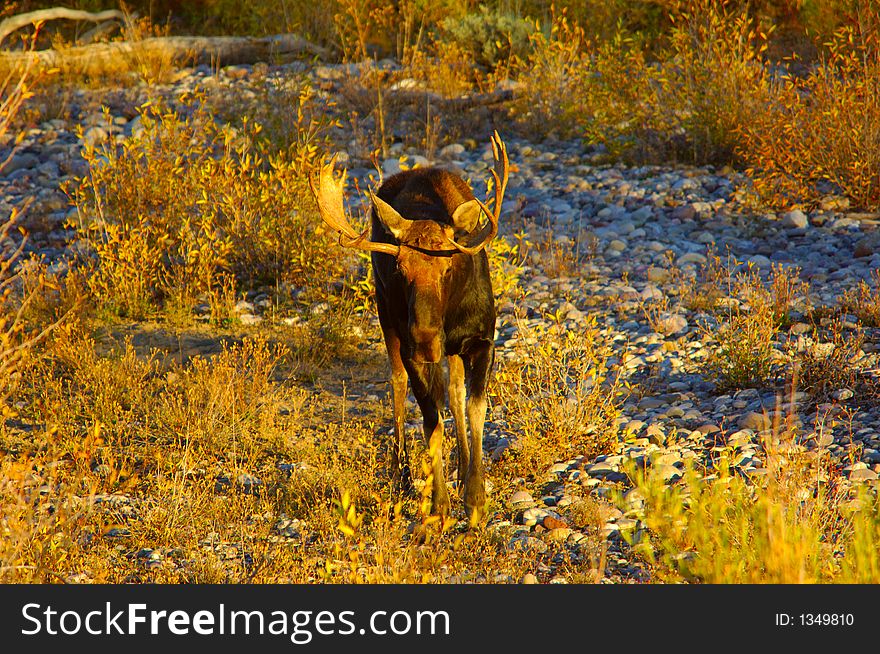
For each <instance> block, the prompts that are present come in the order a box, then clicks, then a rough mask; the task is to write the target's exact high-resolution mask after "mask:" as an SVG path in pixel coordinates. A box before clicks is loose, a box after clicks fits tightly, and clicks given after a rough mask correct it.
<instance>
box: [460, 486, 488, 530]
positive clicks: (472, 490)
mask: <svg viewBox="0 0 880 654" xmlns="http://www.w3.org/2000/svg"><path fill="white" fill-rule="evenodd" d="M464 511H465V514H466V515H467V518H468V522H469V523H470V524H471V525H475V524H477V523H478V522H480V521H482V519H483V516H484V515H485V513H486V490H485V489H484V488H483V487H482V486H480V485H477V484H470V485H468V487H467V488H465V495H464Z"/></svg>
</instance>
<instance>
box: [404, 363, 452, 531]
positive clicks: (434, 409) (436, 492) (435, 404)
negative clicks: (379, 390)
mask: <svg viewBox="0 0 880 654" xmlns="http://www.w3.org/2000/svg"><path fill="white" fill-rule="evenodd" d="M409 364H410V365H409V367H408V368H407V372H409V378H410V383H411V384H412V389H413V394H414V395H415V396H416V402H418V404H419V408H420V409H421V410H422V418H423V420H424V423H423V427H424V432H425V439H426V440H427V441H428V451H429V453H430V455H431V476H432V477H433V481H432V485H431V512H432V513H434V514H435V515H441V516H447V515H449V510H450V503H449V493H448V492H447V490H446V477H445V475H444V474H443V421H442V420H441V419H440V410H441V407H442V406H443V402H444V400H445V399H446V381H445V377H444V374H443V366H442V365H441V364H439V363H415V362H409Z"/></svg>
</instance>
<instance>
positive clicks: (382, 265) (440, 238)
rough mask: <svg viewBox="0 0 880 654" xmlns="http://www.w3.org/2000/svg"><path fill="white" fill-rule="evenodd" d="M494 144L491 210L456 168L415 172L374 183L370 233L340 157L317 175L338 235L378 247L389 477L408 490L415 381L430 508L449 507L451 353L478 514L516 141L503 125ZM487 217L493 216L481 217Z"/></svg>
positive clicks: (456, 410) (463, 476)
mask: <svg viewBox="0 0 880 654" xmlns="http://www.w3.org/2000/svg"><path fill="white" fill-rule="evenodd" d="M492 151H493V154H494V158H495V165H494V169H493V170H492V171H491V172H492V177H493V178H494V183H495V189H494V190H495V202H494V205H493V207H492V210H491V211H490V210H489V208H488V207H487V206H486V204H484V203H483V202H482V201H480V200H479V199H477V198H475V197H474V194H473V193H472V191H471V189H470V187H469V186H468V184H467V182H465V181H464V180H463V179H462V178H461V177H459V176H458V175H456V174H454V173H452V172H450V171H447V170H444V169H442V168H433V167H432V168H418V169H414V170H406V171H403V172H400V173H397V174H396V175H393V176H392V177H389V178H388V179H387V180H385V182H384V183H383V184H382V185H381V186H380V187H379V189H378V191H377V192H376V193H375V194H373V193H372V192H371V193H370V199H371V202H372V209H371V226H370V227H369V228H368V229H367V230H365V231H364V232H363V233H362V234H359V233H358V232H357V231H356V230H355V229H354V228H353V227H352V226H351V224H350V223H349V222H348V220H347V218H346V214H345V210H344V208H343V189H344V186H345V171H343V172H342V176H341V177H336V176H335V174H334V162H333V161H331V162H330V163H329V164H327V165H325V166H323V167H322V168H321V170H320V172H319V174H318V176H317V185H316V183H315V182H316V180H315V179H311V180H310V183H311V189H312V193H313V194H314V196H315V199H316V201H317V204H318V209H319V211H320V214H321V217H322V219H323V220H324V222H325V223H326V224H327V225H328V226H329V227H330V228H331V229H333V230H335V231H336V232H338V233H339V243H340V245H342V246H344V247H350V248H358V249H361V250H367V251H369V252H370V253H371V260H372V266H373V276H374V279H375V284H376V305H377V309H378V312H379V324H380V325H381V327H382V333H383V336H384V338H385V346H386V348H387V350H388V359H389V361H390V363H391V386H392V396H393V407H394V409H393V412H394V442H393V444H392V447H391V456H390V464H391V476H392V479H393V480H394V481H395V482H396V483H397V484H398V486H399V488H401V489H406V488H409V487H411V486H410V485H411V477H410V467H409V454H408V452H407V447H406V438H405V436H404V407H405V404H406V394H407V380H409V383H410V385H411V387H412V390H413V394H414V395H415V398H416V401H417V402H418V405H419V408H420V409H421V412H422V418H423V429H424V434H425V438H426V439H427V441H428V445H429V449H430V452H431V455H432V476H433V486H432V493H431V503H432V511H433V512H434V513H435V514H440V515H447V514H448V513H449V510H450V503H449V495H448V493H447V492H446V484H445V481H444V479H445V478H444V474H443V455H442V452H443V448H442V443H443V421H442V420H441V419H440V414H441V411H442V410H443V406H444V404H445V399H446V397H445V396H446V390H447V382H446V374H445V372H444V370H443V362H442V359H443V358H444V356H445V358H446V361H447V364H448V368H449V406H450V409H451V412H452V416H453V420H454V423H455V433H456V438H457V441H458V479H459V484H460V490H461V491H462V496H463V498H464V504H465V511H466V513H467V516H468V518H469V519H470V520H471V521H472V522H475V521H477V520H478V519H479V518H480V517H481V516H482V514H483V512H484V510H485V504H486V489H485V480H484V477H483V461H482V452H483V425H484V423H485V420H486V387H487V384H488V380H489V375H490V373H491V370H492V364H493V362H494V357H495V349H494V343H493V338H494V332H495V305H494V297H493V294H492V283H491V280H490V278H489V259H488V256H487V255H486V247H487V246H488V245H489V243H490V242H491V241H492V239H493V238H495V236H496V234H497V233H498V219H499V217H500V215H501V202H502V199H503V197H504V191H505V189H506V187H507V180H508V170H509V163H508V158H507V148H506V146H505V145H504V143H503V142H502V141H501V138H500V137H499V136H498V132H495V133H494V135H493V136H492ZM483 215H485V216H486V218H487V219H488V220H487V221H486V223H485V224H484V225H482V226H480V223H481V222H483V221H482V216H483ZM368 232H369V238H368V237H367V236H368ZM465 387H466V388H467V392H466V391H465ZM465 416H467V421H466V420H465ZM468 423H470V439H468V436H467V424H468ZM462 482H463V483H462Z"/></svg>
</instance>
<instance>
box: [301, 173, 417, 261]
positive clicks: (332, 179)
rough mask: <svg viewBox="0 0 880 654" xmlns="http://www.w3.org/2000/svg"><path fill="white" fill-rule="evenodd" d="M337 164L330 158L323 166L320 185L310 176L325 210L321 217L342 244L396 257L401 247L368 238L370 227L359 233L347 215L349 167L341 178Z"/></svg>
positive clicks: (310, 185) (310, 184)
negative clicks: (345, 189) (346, 174)
mask: <svg viewBox="0 0 880 654" xmlns="http://www.w3.org/2000/svg"><path fill="white" fill-rule="evenodd" d="M335 165H336V157H333V158H332V159H331V160H330V163H328V164H325V165H323V166H321V170H320V171H319V172H318V185H317V188H316V187H315V179H314V177H313V176H310V177H309V187H310V188H311V189H312V195H314V196H315V201H316V202H317V203H318V211H319V212H320V213H321V219H322V220H323V221H324V222H325V223H326V225H327V226H328V227H329V228H330V229H332V230H333V231H335V232H337V233H338V234H339V244H340V245H342V246H343V247H347V248H357V249H359V250H367V251H370V252H384V253H385V254H390V255H391V256H393V257H396V256H397V255H398V254H399V253H400V246H397V245H392V244H391V243H376V242H374V241H371V240H369V239H368V238H367V234H368V233H369V231H370V228H369V227H367V229H366V230H364V232H363V233H362V234H358V233H357V231H355V229H354V227H352V226H351V223H349V222H348V218H346V217H345V208H344V207H343V192H344V191H343V189H344V188H345V170H344V169H343V171H342V175H341V176H340V177H339V178H337V177H336V176H335V175H334V174H333V171H334V167H335Z"/></svg>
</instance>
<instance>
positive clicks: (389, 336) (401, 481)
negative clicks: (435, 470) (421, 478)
mask: <svg viewBox="0 0 880 654" xmlns="http://www.w3.org/2000/svg"><path fill="white" fill-rule="evenodd" d="M382 333H383V335H384V336H385V346H386V348H387V349H388V360H389V361H390V362H391V398H392V403H393V413H394V442H393V443H392V444H391V466H390V467H391V478H392V480H393V481H394V483H395V484H396V485H397V489H398V491H399V492H408V491H410V490H412V476H411V475H410V469H409V453H408V452H407V448H406V433H405V430H404V414H405V410H406V383H407V379H408V376H407V374H406V368H405V367H404V365H403V360H402V359H401V357H400V337H399V336H398V335H397V332H396V331H395V330H393V329H383V330H382Z"/></svg>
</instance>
